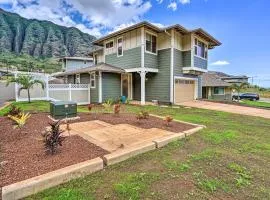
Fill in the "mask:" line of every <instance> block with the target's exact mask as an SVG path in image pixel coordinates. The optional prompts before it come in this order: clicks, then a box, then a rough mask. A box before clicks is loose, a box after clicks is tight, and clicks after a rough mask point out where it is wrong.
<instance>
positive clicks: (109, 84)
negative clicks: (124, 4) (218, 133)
mask: <svg viewBox="0 0 270 200" xmlns="http://www.w3.org/2000/svg"><path fill="white" fill-rule="evenodd" d="M94 45H96V46H99V48H96V49H95V50H93V51H92V52H90V53H89V56H91V57H93V61H94V65H93V66H89V67H87V68H82V69H78V70H73V71H67V72H64V73H62V74H60V75H58V76H65V77H70V76H71V77H75V79H76V77H77V78H79V79H80V83H90V86H91V92H90V93H91V102H103V101H104V100H106V99H107V98H116V97H119V96H122V95H124V96H126V97H127V98H130V99H133V100H138V101H141V104H145V102H146V101H153V100H157V101H159V102H164V103H176V104H177V103H181V102H184V101H190V100H193V99H197V98H199V97H201V93H202V92H201V85H200V84H201V80H200V77H199V75H201V74H202V73H204V72H207V64H208V61H207V59H208V50H210V49H213V48H214V47H215V46H219V45H221V43H220V42H219V41H218V40H216V39H215V38H214V37H213V36H211V35H210V34H208V33H207V32H206V31H204V30H203V29H201V28H199V29H195V30H187V29H185V28H184V27H182V26H180V25H178V24H176V25H173V26H169V27H166V28H159V27H157V26H154V25H153V24H151V23H148V22H141V23H138V24H135V25H132V26H129V27H127V28H125V29H122V30H120V31H116V32H114V33H111V34H109V35H107V36H104V37H102V38H100V39H98V40H96V41H94ZM69 79H70V78H68V80H69Z"/></svg>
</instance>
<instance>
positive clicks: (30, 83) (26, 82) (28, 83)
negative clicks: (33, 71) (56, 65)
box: [6, 75, 45, 103]
mask: <svg viewBox="0 0 270 200" xmlns="http://www.w3.org/2000/svg"><path fill="white" fill-rule="evenodd" d="M10 83H17V84H19V85H21V86H22V87H21V88H20V89H19V90H18V95H20V93H21V91H22V90H27V96H28V103H30V102H31V101H30V89H32V88H33V87H34V85H38V84H40V85H41V87H42V89H43V90H44V87H45V84H44V82H43V81H41V80H36V79H34V77H33V76H30V75H19V76H18V77H17V78H16V77H12V78H11V79H9V80H8V81H7V84H6V86H8V85H9V84H10Z"/></svg>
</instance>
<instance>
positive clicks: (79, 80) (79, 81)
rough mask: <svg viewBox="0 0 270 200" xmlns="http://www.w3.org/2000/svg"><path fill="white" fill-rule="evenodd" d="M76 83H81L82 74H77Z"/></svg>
mask: <svg viewBox="0 0 270 200" xmlns="http://www.w3.org/2000/svg"><path fill="white" fill-rule="evenodd" d="M75 84H81V75H80V74H75Z"/></svg>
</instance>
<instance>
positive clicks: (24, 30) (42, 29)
mask: <svg viewBox="0 0 270 200" xmlns="http://www.w3.org/2000/svg"><path fill="white" fill-rule="evenodd" d="M93 40H95V37H94V36H91V35H88V34H86V33H83V32H81V31H80V30H78V29H77V28H73V27H71V28H67V27H63V26H59V25H56V24H54V23H52V22H49V21H40V20H36V19H26V18H23V17H21V16H19V15H17V14H14V13H9V12H6V11H4V10H2V9H0V53H5V54H6V53H14V54H27V55H30V56H34V57H39V58H50V57H59V56H83V55H85V54H86V53H87V52H88V51H89V50H90V49H91V47H92V46H91V42H92V41H93Z"/></svg>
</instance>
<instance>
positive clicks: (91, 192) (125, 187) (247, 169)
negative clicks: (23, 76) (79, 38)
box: [28, 106, 270, 200]
mask: <svg viewBox="0 0 270 200" xmlns="http://www.w3.org/2000/svg"><path fill="white" fill-rule="evenodd" d="M42 107H43V106H41V107H40V108H42ZM36 108H39V106H37V107H36ZM42 109H43V108H42ZM80 109H81V110H84V111H86V109H83V108H80ZM140 109H141V108H140V107H137V106H136V107H135V106H128V108H127V110H129V111H131V112H137V111H139V110H140ZM144 109H145V110H148V111H149V112H151V113H154V114H159V115H167V114H170V115H172V116H174V118H176V119H180V120H185V121H189V122H193V123H200V124H204V125H206V126H207V128H206V129H204V130H202V131H201V132H199V133H197V134H195V135H192V136H191V137H189V138H188V139H183V140H181V141H178V142H173V143H171V144H170V145H168V146H167V147H165V148H162V149H159V150H155V151H152V152H148V153H145V154H143V155H139V156H137V157H135V158H132V159H129V160H127V161H124V162H122V163H120V164H116V165H114V166H110V167H107V168H106V170H104V171H101V172H98V173H95V174H92V175H90V176H87V177H86V178H82V179H77V180H73V181H71V182H69V183H67V184H64V185H61V186H58V187H55V188H52V189H49V190H46V191H44V192H42V193H39V194H37V195H35V196H33V197H30V198H28V199H61V200H63V199H123V200H124V199H209V198H211V199H270V189H269V188H270V179H269V178H268V177H270V169H269V163H270V145H269V144H270V135H269V134H268V133H269V128H270V121H269V120H267V119H263V118H255V117H249V116H242V115H235V114H229V113H224V112H216V111H210V110H203V109H195V108H190V109H188V108H180V109H172V108H158V107H153V106H146V107H145V108H144Z"/></svg>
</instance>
